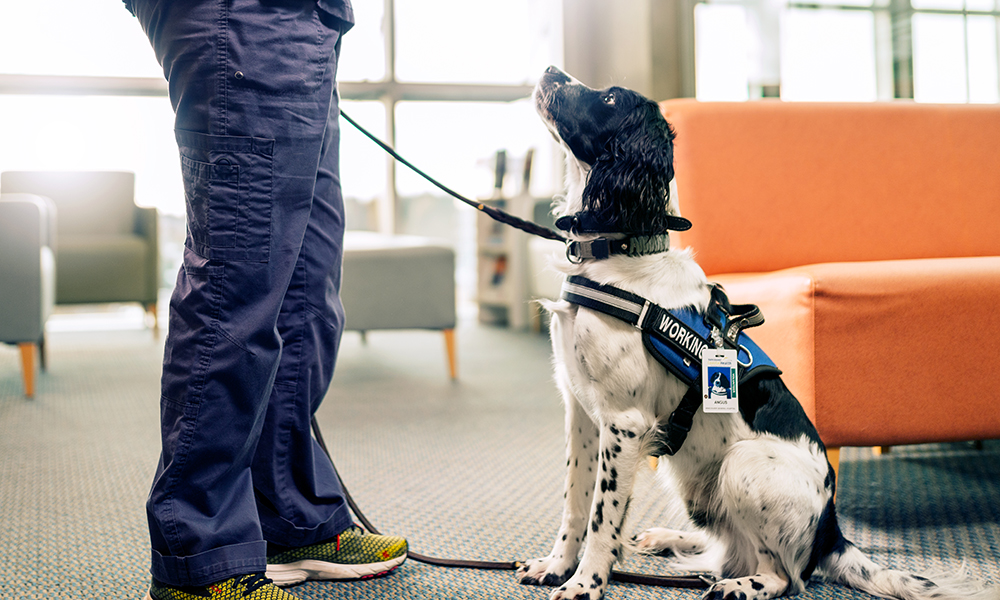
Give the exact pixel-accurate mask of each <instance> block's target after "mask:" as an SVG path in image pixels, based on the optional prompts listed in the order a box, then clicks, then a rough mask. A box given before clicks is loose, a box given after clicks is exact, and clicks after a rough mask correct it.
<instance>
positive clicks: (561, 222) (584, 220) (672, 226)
mask: <svg viewBox="0 0 1000 600" xmlns="http://www.w3.org/2000/svg"><path fill="white" fill-rule="evenodd" d="M556 227H558V228H559V229H562V230H563V231H570V232H572V233H610V231H609V230H608V228H607V226H605V225H604V223H602V222H601V221H599V220H598V219H597V218H596V217H594V214H593V213H592V212H590V211H585V210H584V211H580V212H578V213H576V214H575V215H566V216H565V217H559V218H558V219H556ZM667 229H668V230H670V231H687V230H688V229H691V221H688V220H687V219H685V218H684V217H675V216H673V215H669V216H667ZM621 233H630V234H632V235H646V236H651V235H655V234H657V233H662V232H658V231H657V232H638V231H630V232H625V231H623V232H621Z"/></svg>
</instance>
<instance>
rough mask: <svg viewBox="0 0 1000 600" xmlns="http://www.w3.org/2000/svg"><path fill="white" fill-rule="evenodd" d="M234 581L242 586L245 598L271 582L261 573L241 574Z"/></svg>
mask: <svg viewBox="0 0 1000 600" xmlns="http://www.w3.org/2000/svg"><path fill="white" fill-rule="evenodd" d="M236 583H237V584H238V585H242V586H243V587H244V589H243V597H244V598H246V597H247V596H249V595H250V594H252V593H254V592H255V591H256V590H258V589H260V588H262V587H264V586H265V585H270V584H271V583H273V582H272V581H271V580H270V579H268V578H267V577H265V576H264V575H263V574H261V573H251V574H249V575H243V576H241V577H240V578H239V579H237V580H236Z"/></svg>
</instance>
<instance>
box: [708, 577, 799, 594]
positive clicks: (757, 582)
mask: <svg viewBox="0 0 1000 600" xmlns="http://www.w3.org/2000/svg"><path fill="white" fill-rule="evenodd" d="M786 584H787V581H784V580H782V579H780V578H779V577H778V576H777V575H762V574H760V573H757V574H756V575H754V576H752V577H740V578H739V579H723V580H722V581H718V582H716V583H715V584H713V585H712V587H710V588H708V591H707V592H705V595H704V596H703V597H702V600H767V599H769V598H774V597H775V596H778V595H780V594H781V593H782V592H783V590H784V589H785V585H786Z"/></svg>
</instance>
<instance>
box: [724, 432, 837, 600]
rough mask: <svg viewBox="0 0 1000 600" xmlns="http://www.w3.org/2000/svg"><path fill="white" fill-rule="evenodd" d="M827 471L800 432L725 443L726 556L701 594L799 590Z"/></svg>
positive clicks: (825, 495)
mask: <svg viewBox="0 0 1000 600" xmlns="http://www.w3.org/2000/svg"><path fill="white" fill-rule="evenodd" d="M828 470H829V466H828V464H827V462H826V456H825V454H824V453H823V451H822V450H821V449H820V448H819V446H818V445H816V444H814V443H811V442H810V441H809V440H808V439H806V438H805V437H803V438H801V439H799V440H796V441H790V440H784V439H780V438H777V437H774V436H770V435H762V436H760V437H758V438H754V439H747V440H743V441H740V442H737V443H736V444H734V445H733V446H732V448H731V449H730V451H729V453H728V454H727V456H726V458H725V459H724V460H723V463H722V468H721V470H720V472H719V488H720V493H721V495H722V504H723V507H724V511H725V514H726V520H727V522H728V524H729V527H731V531H730V535H731V536H733V539H731V540H730V541H729V542H730V543H729V547H730V552H731V556H730V557H729V558H728V559H727V564H726V566H725V567H724V569H723V577H726V579H723V580H722V581H719V582H718V583H716V584H715V585H714V586H713V587H712V588H711V589H710V590H709V593H708V594H707V595H706V598H709V599H713V600H714V599H722V598H730V599H736V598H744V597H745V598H747V599H753V600H765V599H768V598H774V597H775V596H781V595H794V594H798V593H800V592H802V591H804V590H805V586H806V581H807V580H808V579H809V577H810V575H811V574H812V571H813V569H814V568H815V566H816V565H815V557H816V556H817V554H816V552H815V551H814V544H815V543H816V542H815V540H816V532H817V528H818V527H819V525H820V523H821V518H822V516H823V514H824V511H825V510H827V506H828V504H830V499H831V496H832V493H833V491H832V486H831V485H830V482H829V479H828V477H827V474H828Z"/></svg>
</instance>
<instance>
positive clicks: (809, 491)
mask: <svg viewBox="0 0 1000 600" xmlns="http://www.w3.org/2000/svg"><path fill="white" fill-rule="evenodd" d="M535 103H536V107H537V110H538V112H539V114H540V115H541V117H542V119H543V120H544V122H545V124H546V125H547V126H548V128H549V129H550V130H551V132H552V134H553V136H554V137H555V138H556V140H557V141H558V142H559V143H560V144H561V145H562V146H563V148H564V149H565V151H566V154H567V188H568V190H567V195H566V197H565V198H563V199H560V200H557V202H556V215H557V216H558V217H566V216H571V217H572V216H575V217H577V219H576V221H574V222H580V221H581V220H582V221H586V222H587V223H590V224H591V225H593V224H594V223H598V224H600V225H601V227H598V228H597V230H598V231H599V234H598V233H580V228H578V229H576V230H572V231H570V237H571V238H572V239H573V240H577V241H586V240H588V239H593V238H595V237H598V235H600V236H602V237H605V238H607V237H612V238H614V237H622V236H624V235H637V234H646V235H650V234H664V233H666V232H667V227H668V217H669V216H671V215H673V216H677V215H678V207H677V196H676V187H674V186H673V138H674V133H673V131H672V129H671V127H670V125H669V124H668V123H667V122H666V121H665V120H664V119H663V117H662V115H661V113H660V111H659V107H658V106H657V105H656V103H654V102H652V101H650V100H648V99H646V98H644V97H642V96H641V95H639V94H637V93H635V92H632V91H630V90H627V89H623V88H620V87H612V88H609V89H605V90H594V89H591V88H589V87H586V86H584V85H582V84H581V83H580V82H578V81H576V80H574V79H572V78H571V77H569V76H568V75H566V74H565V73H563V72H561V71H559V70H558V69H556V68H554V67H550V68H549V69H548V70H547V71H546V72H545V74H544V76H543V78H542V80H541V81H540V82H539V84H538V86H537V88H536V90H535ZM589 230H590V231H594V230H595V229H594V228H593V227H591V228H590V229H589ZM564 270H565V271H566V273H567V274H568V275H582V276H585V277H587V278H589V279H591V280H594V281H596V282H597V283H599V284H604V285H612V286H615V287H617V288H620V289H623V290H627V291H629V292H632V293H634V294H638V295H639V296H643V297H645V298H646V299H648V300H649V301H650V302H653V303H656V304H659V305H660V306H662V307H664V308H667V309H674V308H678V307H694V308H695V309H696V310H698V311H701V312H704V311H705V310H706V308H707V306H708V304H709V301H710V290H711V285H710V284H709V283H708V281H707V280H706V278H705V274H704V272H703V271H702V270H701V268H700V267H699V266H698V265H697V263H695V261H694V259H693V258H692V256H691V253H690V252H689V251H687V250H675V249H670V250H668V251H663V252H655V253H652V254H645V255H641V256H629V255H626V254H619V255H612V256H610V257H608V258H604V259H600V260H582V261H580V262H578V263H570V262H567V263H566V264H565V266H564ZM547 308H548V310H549V311H550V312H551V315H552V322H551V336H552V347H553V352H554V363H555V378H556V381H557V384H558V387H559V389H560V391H561V393H562V396H563V400H564V402H565V406H566V445H567V458H568V461H567V471H568V472H567V475H566V485H565V491H566V501H565V506H564V512H563V517H562V525H561V526H560V528H559V533H558V534H557V536H556V541H555V545H554V547H553V549H552V552H551V554H549V555H548V556H547V557H544V558H538V559H534V560H531V561H528V562H527V563H526V564H525V565H524V566H522V567H521V568H520V569H519V570H518V577H519V579H520V582H521V583H523V584H535V585H549V586H556V587H557V589H556V590H555V591H554V592H552V596H551V597H552V599H553V600H555V599H564V598H577V599H579V598H589V600H598V599H599V598H601V597H602V596H603V594H604V590H605V588H606V587H607V585H608V578H609V575H610V571H611V568H612V565H613V564H614V563H615V562H616V561H617V560H618V559H619V558H621V557H622V552H623V551H624V550H625V549H626V547H634V548H635V549H637V550H638V551H640V552H648V553H655V554H668V553H674V554H676V555H678V556H681V557H683V556H692V555H698V556H699V557H700V558H703V559H707V558H711V559H712V560H711V561H709V562H711V563H712V569H713V570H714V571H716V574H717V575H718V576H719V577H721V579H720V580H719V581H718V582H717V583H715V584H714V585H713V586H712V587H711V588H710V589H709V591H708V593H707V595H706V598H712V599H716V598H719V599H721V598H725V599H731V600H741V599H742V600H745V599H748V598H750V599H765V598H773V597H775V596H781V595H791V594H797V593H799V592H802V591H803V590H804V589H805V587H806V583H807V582H808V581H809V578H810V577H811V576H812V575H813V574H814V573H815V574H819V575H822V576H825V577H826V578H828V579H830V580H832V581H836V582H840V583H843V584H846V585H849V586H851V587H854V588H857V589H859V590H863V591H865V592H868V593H871V594H876V595H879V596H887V597H894V598H907V599H922V600H929V599H931V598H952V597H962V598H969V597H976V598H998V597H1000V594H998V592H997V590H996V589H995V588H983V587H982V586H980V585H979V584H978V583H976V582H973V581H969V580H967V579H965V578H964V577H963V576H961V574H958V575H954V576H943V577H936V578H934V579H928V578H925V577H921V576H919V575H912V574H908V573H903V572H899V571H894V570H889V569H885V568H883V567H880V566H879V565H877V564H875V563H874V562H872V561H871V560H870V559H868V558H867V557H865V556H864V555H863V554H862V553H861V551H859V550H858V549H857V548H856V547H855V546H854V545H853V544H851V543H850V542H849V541H847V540H846V539H844V537H843V535H842V534H841V531H840V528H839V526H838V525H837V518H836V514H835V512H834V502H833V497H834V489H835V481H834V472H833V469H832V468H831V466H830V464H829V463H828V462H827V459H826V453H825V448H824V446H823V442H822V441H820V438H819V435H818V434H817V432H816V429H815V428H814V427H813V425H812V423H811V422H810V421H809V419H808V417H807V416H806V415H805V413H804V412H803V410H802V408H801V406H800V405H799V403H798V401H797V400H796V399H795V398H794V396H792V394H791V393H790V392H789V391H788V389H787V388H786V387H785V385H784V383H782V380H781V378H780V377H779V376H778V375H776V374H765V375H760V376H757V377H754V378H753V379H751V380H749V381H746V382H743V384H742V385H741V386H740V390H739V396H740V408H741V410H740V412H736V413H711V414H710V413H704V412H702V411H699V412H698V414H697V415H696V416H695V419H694V424H693V427H692V428H691V430H690V432H689V434H688V436H687V441H686V442H685V443H684V445H683V446H682V447H681V449H680V450H679V451H678V452H677V453H676V454H675V455H673V456H671V457H669V461H668V462H669V470H670V472H671V473H672V476H673V479H672V481H674V482H675V484H676V486H677V487H678V488H679V489H677V492H679V493H680V495H681V497H682V499H683V500H684V502H685V505H686V507H687V512H688V515H689V516H690V518H691V520H692V521H693V522H694V523H695V524H696V525H697V526H698V527H699V528H700V530H699V531H696V532H693V533H692V532H679V531H672V530H667V529H650V530H647V531H645V532H643V533H640V534H639V535H637V536H635V538H634V539H632V540H631V541H626V540H625V539H623V532H622V527H623V523H624V521H625V517H626V512H627V510H628V505H629V499H630V496H631V493H632V487H633V482H634V480H635V475H636V470H637V468H638V466H639V465H640V463H641V462H642V461H643V460H644V457H646V456H648V455H653V456H657V455H662V454H663V452H662V451H660V450H661V448H660V447H659V446H658V444H659V440H660V439H661V435H660V434H661V432H662V428H663V423H664V421H665V420H666V418H667V416H668V415H670V414H671V412H672V411H674V409H675V408H676V407H677V406H678V403H679V401H680V400H681V397H682V396H683V395H684V394H685V392H686V390H687V386H686V385H685V384H683V383H682V382H681V380H679V379H677V378H676V377H675V376H673V375H672V374H670V373H669V372H668V371H667V370H666V369H665V368H664V367H663V366H661V365H660V364H659V363H658V362H656V361H655V360H654V359H653V358H652V357H651V356H650V354H649V353H647V351H646V350H645V349H644V347H643V344H642V342H641V340H640V336H641V334H640V332H639V331H638V330H637V329H636V328H635V327H633V326H631V325H629V324H627V323H625V322H624V321H621V320H618V319H616V318H614V317H611V316H608V315H606V314H603V313H601V312H596V311H594V310H590V309H587V308H584V307H581V306H579V305H577V304H571V303H569V302H566V301H565V300H561V301H558V302H550V303H548V304H547ZM665 462H666V461H665ZM585 541H586V544H584V542H585ZM584 545H586V548H585V549H584V551H583V556H582V558H581V557H580V551H581V549H582V548H584Z"/></svg>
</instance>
